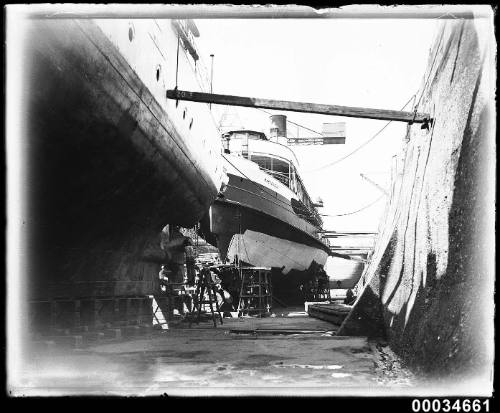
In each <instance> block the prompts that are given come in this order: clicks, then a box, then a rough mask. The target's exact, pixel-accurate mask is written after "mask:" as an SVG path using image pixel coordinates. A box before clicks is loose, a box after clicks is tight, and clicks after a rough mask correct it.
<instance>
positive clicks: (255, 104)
mask: <svg viewBox="0 0 500 413" xmlns="http://www.w3.org/2000/svg"><path fill="white" fill-rule="evenodd" d="M167 98H169V99H175V100H188V101H191V102H201V103H215V104H218V105H230V106H245V107H250V108H263V109H275V110H287V111H292V112H305V113H316V114H320V115H332V116H347V117H352V118H366V119H378V120H390V121H396V122H407V123H410V124H412V123H428V122H429V121H430V120H431V118H430V115H428V114H426V113H415V112H405V111H400V110H387V109H370V108H360V107H352V106H338V105H327V104H322V103H308V102H292V101H286V100H272V99H261V98H252V97H244V96H232V95H218V94H215V93H202V92H189V91H185V90H177V89H169V90H167Z"/></svg>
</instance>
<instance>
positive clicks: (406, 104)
mask: <svg viewBox="0 0 500 413" xmlns="http://www.w3.org/2000/svg"><path fill="white" fill-rule="evenodd" d="M415 98H416V93H415V94H413V95H412V96H411V97H410V99H408V102H406V103H405V104H404V105H403V107H402V108H401V109H400V110H403V109H404V108H406V106H408V104H409V103H410V102H411V100H412V99H415ZM392 122H393V121H392V120H390V121H389V122H387V123H386V124H385V125H384V126H383V127H382V128H381V129H380V130H379V131H378V132H377V133H375V135H373V136H372V137H371V138H370V139H368V140H367V141H365V142H363V143H362V144H361V145H359V146H358V147H357V148H356V149H354V150H353V151H352V152H350V153H348V154H347V155H345V156H343V157H342V158H340V159H337V160H336V161H333V162H331V163H328V164H326V165H323V166H320V167H319V168H314V169H310V170H308V171H305V172H316V171H320V170H322V169H325V168H328V167H330V166H333V165H336V164H338V163H339V162H342V161H343V160H345V159H347V158H348V157H350V156H351V155H354V154H355V153H356V152H358V151H359V150H360V149H362V148H363V147H365V146H366V145H368V144H369V143H370V142H371V141H373V140H374V139H375V138H376V137H377V136H378V135H380V134H381V133H382V132H383V131H384V130H385V128H387V127H388V126H389V124H391V123H392Z"/></svg>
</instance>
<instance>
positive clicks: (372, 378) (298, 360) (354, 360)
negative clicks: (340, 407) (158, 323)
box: [12, 316, 414, 396]
mask: <svg viewBox="0 0 500 413" xmlns="http://www.w3.org/2000/svg"><path fill="white" fill-rule="evenodd" d="M264 326H267V327H268V328H269V327H272V328H274V329H278V330H279V329H282V330H283V331H286V330H287V329H290V328H291V327H292V326H294V327H295V328H307V329H318V334H313V335H311V334H295V335H289V334H286V335H269V334H256V335H252V336H248V335H241V334H235V333H232V332H231V330H233V329H235V328H236V329H245V330H248V329H250V328H253V327H258V328H262V327H264ZM325 326H326V327H331V324H329V323H325V322H323V321H321V320H315V319H311V318H309V317H307V316H297V317H279V318H272V319H239V320H228V323H225V324H224V326H222V327H219V328H217V329H214V328H212V327H211V323H210V322H206V323H204V324H203V325H201V326H200V328H195V327H193V328H191V329H189V328H184V329H170V330H163V331H155V332H152V333H150V334H149V335H147V336H144V337H141V338H140V339H135V340H132V339H129V340H126V339H120V340H115V341H113V342H110V343H106V344H102V343H96V344H94V345H93V344H90V345H86V347H85V348H83V349H79V350H73V351H69V350H65V351H64V350H62V349H60V348H58V349H52V351H51V352H48V353H47V352H44V353H36V354H33V355H32V356H31V358H30V359H29V362H27V363H26V365H25V366H24V368H25V371H24V372H23V373H24V374H23V380H22V381H20V382H19V383H20V386H19V387H17V388H15V389H12V390H13V392H14V393H15V394H17V395H20V394H25V395H40V394H43V395H48V394H53V395H55V394H57V395H61V394H66V395H67V394H101V395H102V394H116V395H157V394H163V393H167V394H169V395H176V394H188V395H207V394H212V395H213V394H216V395H217V394H219V395H220V394H234V395H242V394H243V395H245V394H246V395H254V394H265V395H271V396H273V395H279V394H287V395H301V394H318V395H350V394H351V395H353V394H365V395H373V394H376V393H377V392H381V393H384V392H385V394H387V393H390V394H394V393H395V392H396V393H398V392H401V393H407V392H411V391H412V387H411V386H412V385H413V384H414V382H413V380H414V377H413V376H412V375H411V374H410V373H409V372H407V371H405V370H404V369H403V368H401V366H400V364H401V363H400V361H398V358H397V357H396V356H394V355H393V354H391V352H390V350H389V349H388V348H387V347H386V346H384V344H383V343H374V342H370V341H368V340H367V339H366V338H364V337H338V336H337V337H334V336H331V335H327V334H323V333H322V332H321V330H323V329H324V328H325Z"/></svg>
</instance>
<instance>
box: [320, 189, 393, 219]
mask: <svg viewBox="0 0 500 413" xmlns="http://www.w3.org/2000/svg"><path fill="white" fill-rule="evenodd" d="M384 196H385V194H382V195H380V196H379V197H378V198H377V199H376V200H375V201H373V202H371V203H369V204H368V205H365V206H364V207H363V208H360V209H358V210H356V211H351V212H346V213H345V214H337V215H330V214H320V215H321V216H322V217H329V218H334V217H343V216H346V215H354V214H357V213H358V212H361V211H364V210H365V209H368V208H370V207H371V206H372V205H375V204H376V203H377V202H378V201H380V200H381V199H382V198H383V197H384Z"/></svg>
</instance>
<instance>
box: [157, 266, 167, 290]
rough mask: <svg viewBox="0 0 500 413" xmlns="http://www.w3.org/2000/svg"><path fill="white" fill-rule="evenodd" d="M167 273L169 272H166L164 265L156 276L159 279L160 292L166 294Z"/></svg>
mask: <svg viewBox="0 0 500 413" xmlns="http://www.w3.org/2000/svg"><path fill="white" fill-rule="evenodd" d="M169 272H170V271H168V270H167V268H166V267H165V266H164V265H162V266H161V270H160V273H159V274H158V277H159V279H160V289H161V291H162V292H167V287H166V285H165V284H168V275H169Z"/></svg>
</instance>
